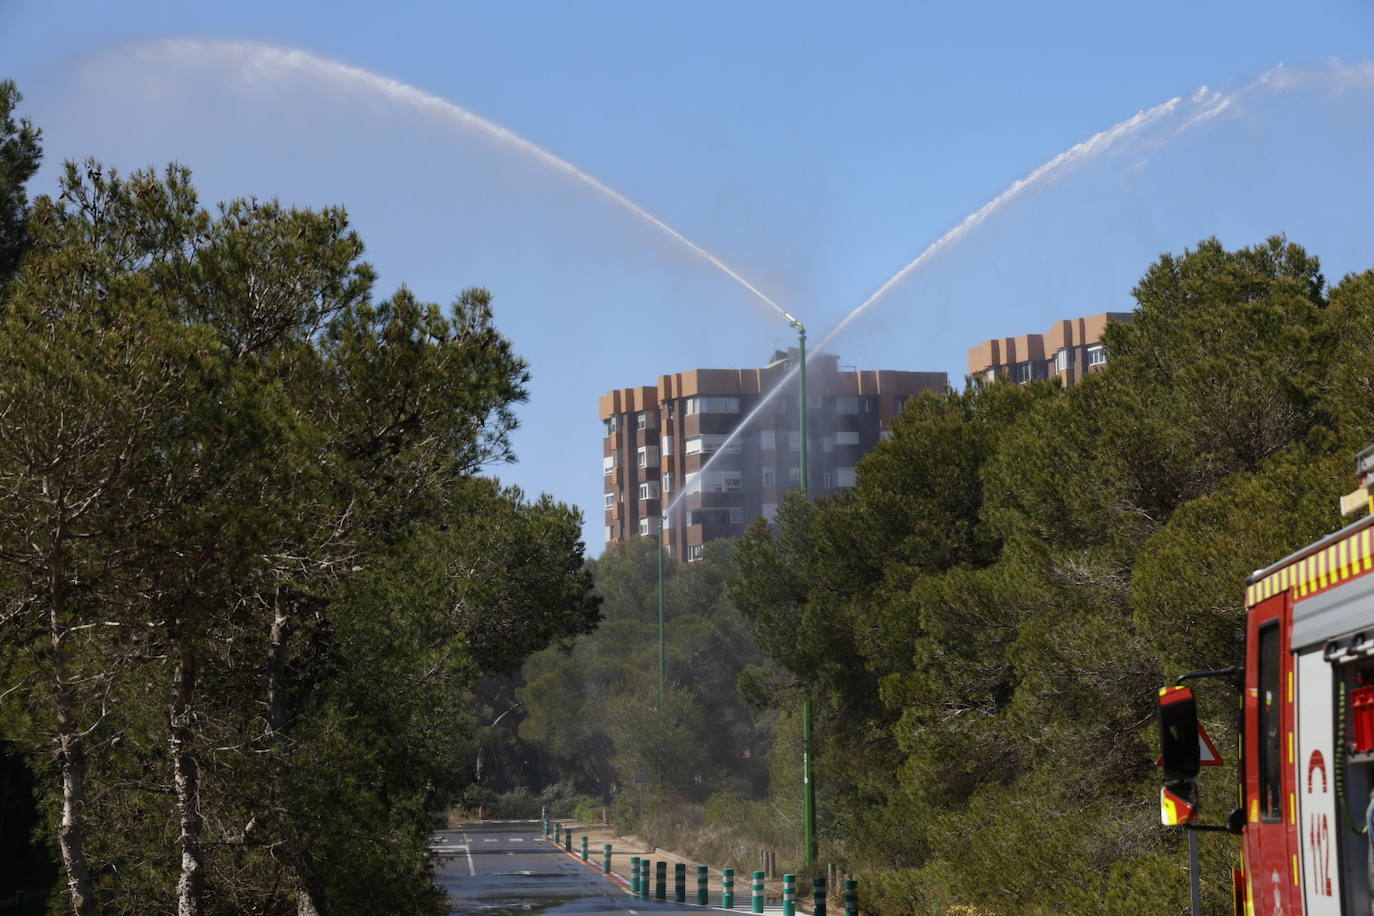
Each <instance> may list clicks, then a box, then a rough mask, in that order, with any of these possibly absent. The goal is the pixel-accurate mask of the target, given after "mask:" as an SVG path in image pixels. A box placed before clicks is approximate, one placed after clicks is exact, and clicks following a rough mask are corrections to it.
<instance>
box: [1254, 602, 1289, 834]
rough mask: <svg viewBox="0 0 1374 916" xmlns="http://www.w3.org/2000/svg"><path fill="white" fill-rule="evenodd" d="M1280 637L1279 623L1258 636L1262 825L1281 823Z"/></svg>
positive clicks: (1266, 628) (1281, 706) (1267, 627)
mask: <svg viewBox="0 0 1374 916" xmlns="http://www.w3.org/2000/svg"><path fill="white" fill-rule="evenodd" d="M1279 636H1280V633H1279V625H1278V621H1274V622H1273V623H1269V624H1266V625H1265V626H1264V627H1262V628H1261V629H1260V632H1259V722H1258V725H1259V807H1260V818H1261V819H1263V820H1265V821H1279V820H1282V819H1283V785H1282V776H1281V772H1282V771H1281V769H1280V767H1281V763H1282V754H1281V751H1282V746H1283V742H1282V740H1281V739H1282V731H1283V714H1282V710H1283V704H1282V703H1281V702H1280V700H1281V699H1282V694H1281V692H1280V680H1281V679H1280V673H1281V669H1282V657H1281V653H1280V648H1281V647H1280V639H1279Z"/></svg>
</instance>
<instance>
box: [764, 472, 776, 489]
mask: <svg viewBox="0 0 1374 916" xmlns="http://www.w3.org/2000/svg"><path fill="white" fill-rule="evenodd" d="M774 484H775V480H774V475H773V469H772V468H764V469H763V485H764V486H765V487H771V486H774Z"/></svg>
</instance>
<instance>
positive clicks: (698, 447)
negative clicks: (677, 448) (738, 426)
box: [683, 436, 740, 455]
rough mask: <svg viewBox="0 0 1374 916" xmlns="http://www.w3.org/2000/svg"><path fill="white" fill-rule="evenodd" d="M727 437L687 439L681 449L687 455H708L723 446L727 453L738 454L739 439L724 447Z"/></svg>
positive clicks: (695, 437)
mask: <svg viewBox="0 0 1374 916" xmlns="http://www.w3.org/2000/svg"><path fill="white" fill-rule="evenodd" d="M729 438H730V437H729V436H693V437H692V438H690V439H688V440H687V441H686V443H685V447H684V448H683V453H684V454H687V455H710V454H711V453H713V452H715V451H717V450H719V449H720V447H721V446H723V445H724V446H725V451H727V452H738V451H739V450H740V445H739V437H738V436H736V437H735V439H734V441H732V442H730V443H729V445H726V440H727V439H729Z"/></svg>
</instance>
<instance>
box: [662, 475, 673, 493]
mask: <svg viewBox="0 0 1374 916" xmlns="http://www.w3.org/2000/svg"><path fill="white" fill-rule="evenodd" d="M672 489H673V472H672V471H665V472H664V474H663V492H664V493H669V492H671V491H672Z"/></svg>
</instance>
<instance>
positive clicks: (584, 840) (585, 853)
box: [582, 833, 587, 862]
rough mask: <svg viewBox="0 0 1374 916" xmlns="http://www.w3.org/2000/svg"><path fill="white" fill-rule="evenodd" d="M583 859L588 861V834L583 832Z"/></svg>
mask: <svg viewBox="0 0 1374 916" xmlns="http://www.w3.org/2000/svg"><path fill="white" fill-rule="evenodd" d="M582 861H583V862H585V861H587V835H586V834H585V833H584V834H582Z"/></svg>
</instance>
